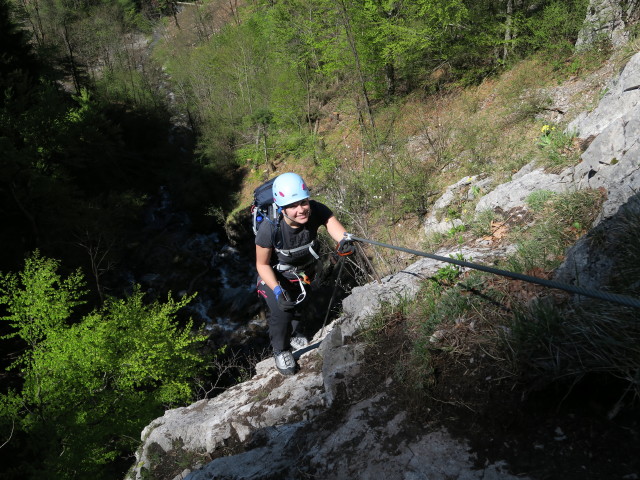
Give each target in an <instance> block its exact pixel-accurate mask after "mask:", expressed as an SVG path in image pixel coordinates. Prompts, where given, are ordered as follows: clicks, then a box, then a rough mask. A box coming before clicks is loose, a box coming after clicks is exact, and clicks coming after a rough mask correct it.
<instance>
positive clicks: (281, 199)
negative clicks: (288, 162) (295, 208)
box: [272, 172, 309, 207]
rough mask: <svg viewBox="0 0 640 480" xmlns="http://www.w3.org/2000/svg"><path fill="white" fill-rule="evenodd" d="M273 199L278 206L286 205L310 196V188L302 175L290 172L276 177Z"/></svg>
mask: <svg viewBox="0 0 640 480" xmlns="http://www.w3.org/2000/svg"><path fill="white" fill-rule="evenodd" d="M272 191H273V201H274V203H275V204H276V205H277V206H278V207H286V206H287V205H291V204H292V203H295V202H299V201H300V200H304V199H305V198H309V189H308V188H307V184H306V183H305V182H304V180H303V179H302V177H301V176H300V175H298V174H297V173H293V172H288V173H283V174H282V175H279V176H278V177H276V179H275V181H274V182H273V186H272Z"/></svg>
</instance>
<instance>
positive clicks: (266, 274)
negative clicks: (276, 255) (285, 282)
mask: <svg viewBox="0 0 640 480" xmlns="http://www.w3.org/2000/svg"><path fill="white" fill-rule="evenodd" d="M271 251H272V249H271V248H265V247H261V246H260V245H256V270H257V271H258V275H260V278H261V279H262V280H263V281H264V283H266V284H267V286H268V287H269V288H270V289H271V290H274V289H275V288H276V286H277V285H278V280H277V279H276V274H275V273H274V272H273V269H272V268H271V265H270V264H269V261H270V260H271Z"/></svg>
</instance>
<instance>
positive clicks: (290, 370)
mask: <svg viewBox="0 0 640 480" xmlns="http://www.w3.org/2000/svg"><path fill="white" fill-rule="evenodd" d="M273 358H274V359H275V361H276V368H277V369H278V371H279V372H280V373H281V374H282V375H287V376H288V375H293V374H294V373H296V361H295V360H294V359H293V355H291V352H290V351H289V350H283V351H281V352H273Z"/></svg>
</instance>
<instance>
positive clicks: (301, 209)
mask: <svg viewBox="0 0 640 480" xmlns="http://www.w3.org/2000/svg"><path fill="white" fill-rule="evenodd" d="M284 213H285V214H286V215H287V217H289V219H291V220H293V221H294V222H296V223H299V224H304V223H307V221H309V215H310V214H311V206H310V205H309V199H308V198H305V199H304V200H300V201H299V202H296V203H292V204H291V205H287V206H286V207H284Z"/></svg>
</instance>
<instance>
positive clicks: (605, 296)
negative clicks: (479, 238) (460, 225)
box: [349, 235, 640, 308]
mask: <svg viewBox="0 0 640 480" xmlns="http://www.w3.org/2000/svg"><path fill="white" fill-rule="evenodd" d="M349 237H350V238H351V240H355V241H358V242H363V243H369V244H371V245H377V246H379V247H385V248H390V249H392V250H398V251H400V252H405V253H410V254H412V255H417V256H420V257H427V258H431V259H433V260H438V261H440V262H447V263H453V264H454V265H458V266H460V267H466V268H473V269H474V270H480V271H482V272H487V273H493V274H494V275H501V276H503V277H509V278H513V279H516V280H523V281H525V282H529V283H536V284H538V285H543V286H545V287H549V288H555V289H558V290H565V291H567V292H571V293H575V294H577V295H582V296H585V297H591V298H597V299H600V300H606V301H609V302H613V303H618V304H620V305H625V306H627V307H635V308H640V300H638V299H637V298H633V297H629V296H626V295H618V294H615V293H608V292H603V291H600V290H592V289H588V288H583V287H578V286H575V285H567V284H565V283H560V282H555V281H553V280H545V279H544V278H538V277H532V276H530V275H524V274H521V273H515V272H509V271H507V270H500V269H499V268H493V267H488V266H486V265H480V264H477V263H472V262H467V261H465V260H457V259H455V258H447V257H441V256H440V255H434V254H432V253H426V252H420V251H418V250H411V249H409V248H403V247H396V246H395V245H389V244H388V243H382V242H376V241H375V240H368V239H366V238H359V237H355V236H353V235H349Z"/></svg>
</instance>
